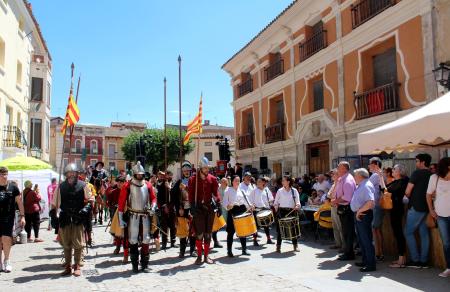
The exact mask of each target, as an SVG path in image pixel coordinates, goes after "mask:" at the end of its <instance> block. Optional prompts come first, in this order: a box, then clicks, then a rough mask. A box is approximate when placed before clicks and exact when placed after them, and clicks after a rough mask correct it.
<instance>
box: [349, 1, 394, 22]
mask: <svg viewBox="0 0 450 292" xmlns="http://www.w3.org/2000/svg"><path fill="white" fill-rule="evenodd" d="M396 3H397V0H359V1H357V2H356V4H352V5H351V11H352V28H353V29H355V28H357V27H358V26H360V25H361V24H363V23H365V22H366V21H368V20H369V19H371V18H373V17H374V16H376V15H377V14H380V13H381V12H383V11H384V10H386V9H388V8H389V7H391V6H394V5H395V4H396Z"/></svg>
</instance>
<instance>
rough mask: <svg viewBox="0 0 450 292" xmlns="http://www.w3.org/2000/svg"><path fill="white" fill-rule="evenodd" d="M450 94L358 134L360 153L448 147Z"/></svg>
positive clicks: (449, 139) (449, 140)
mask: <svg viewBox="0 0 450 292" xmlns="http://www.w3.org/2000/svg"><path fill="white" fill-rule="evenodd" d="M449 125H450V92H449V93H447V94H445V95H443V96H441V97H439V98H438V99H436V100H434V101H432V102H430V103H429V104H427V105H425V106H423V107H421V108H420V109H418V110H416V111H414V112H412V113H410V114H408V115H406V116H404V117H402V118H400V119H398V120H396V121H393V122H390V123H388V124H386V125H383V126H380V127H378V128H375V129H372V130H369V131H366V132H362V133H359V134H358V147H359V153H360V154H371V153H379V152H382V151H385V152H387V153H391V152H393V151H397V152H403V151H413V150H416V149H418V148H430V147H449V148H450V128H449Z"/></svg>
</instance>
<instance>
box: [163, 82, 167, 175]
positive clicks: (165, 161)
mask: <svg viewBox="0 0 450 292" xmlns="http://www.w3.org/2000/svg"><path fill="white" fill-rule="evenodd" d="M166 93H167V92H166V77H164V171H167V97H166Z"/></svg>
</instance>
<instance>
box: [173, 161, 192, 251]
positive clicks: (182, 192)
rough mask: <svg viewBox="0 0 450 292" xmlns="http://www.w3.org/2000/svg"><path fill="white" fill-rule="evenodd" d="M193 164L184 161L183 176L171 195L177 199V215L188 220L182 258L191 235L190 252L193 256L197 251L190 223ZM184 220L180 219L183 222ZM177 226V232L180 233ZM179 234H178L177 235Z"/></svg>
mask: <svg viewBox="0 0 450 292" xmlns="http://www.w3.org/2000/svg"><path fill="white" fill-rule="evenodd" d="M191 171H192V166H191V164H190V163H189V162H188V161H185V162H183V164H182V166H181V175H182V178H181V179H179V180H178V181H177V182H176V183H175V184H174V185H173V187H172V189H171V191H170V192H171V197H172V198H174V199H175V209H176V211H177V217H180V218H185V219H186V220H188V222H189V225H188V236H187V237H180V258H184V254H185V252H186V247H187V241H188V237H189V253H190V255H191V256H192V255H193V254H194V252H195V237H193V236H190V235H191V232H190V228H189V227H190V225H192V222H191V221H192V216H191V214H190V205H189V194H188V192H187V186H188V184H189V177H190V176H191ZM181 221H182V220H180V222H181ZM178 228H180V227H179V226H177V234H178V233H179V232H178V231H181V230H178ZM177 236H178V235H177Z"/></svg>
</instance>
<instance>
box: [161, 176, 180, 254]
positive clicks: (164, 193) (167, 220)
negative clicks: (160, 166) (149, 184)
mask: <svg viewBox="0 0 450 292" xmlns="http://www.w3.org/2000/svg"><path fill="white" fill-rule="evenodd" d="M156 190H157V202H158V208H159V209H161V220H160V222H161V233H162V249H163V250H165V249H166V248H167V240H168V238H167V235H168V233H169V230H170V247H175V234H176V230H175V209H174V207H175V201H176V199H175V198H173V197H172V196H171V194H170V182H169V181H168V180H167V176H166V174H165V173H164V172H162V171H160V172H158V183H157V185H156Z"/></svg>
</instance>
